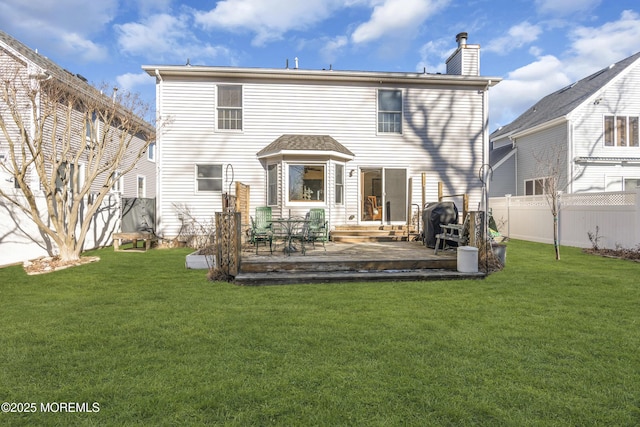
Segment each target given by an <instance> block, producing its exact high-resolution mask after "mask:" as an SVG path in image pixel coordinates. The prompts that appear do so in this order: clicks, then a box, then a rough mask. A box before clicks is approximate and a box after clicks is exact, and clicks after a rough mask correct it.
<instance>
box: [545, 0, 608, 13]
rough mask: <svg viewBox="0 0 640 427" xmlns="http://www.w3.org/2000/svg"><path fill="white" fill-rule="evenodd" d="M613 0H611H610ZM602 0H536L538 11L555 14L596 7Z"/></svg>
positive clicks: (582, 10)
mask: <svg viewBox="0 0 640 427" xmlns="http://www.w3.org/2000/svg"><path fill="white" fill-rule="evenodd" d="M609 1H611V0H609ZM600 2H601V0H536V6H537V7H538V11H539V12H540V13H542V14H548V15H553V16H568V15H571V14H574V13H579V12H587V11H589V10H592V9H594V8H596V7H597V6H598V5H599V4H600Z"/></svg>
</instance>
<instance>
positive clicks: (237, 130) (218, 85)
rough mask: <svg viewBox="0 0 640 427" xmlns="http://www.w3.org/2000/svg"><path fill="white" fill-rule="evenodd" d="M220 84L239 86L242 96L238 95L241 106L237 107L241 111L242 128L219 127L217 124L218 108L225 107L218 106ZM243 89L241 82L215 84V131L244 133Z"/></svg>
mask: <svg viewBox="0 0 640 427" xmlns="http://www.w3.org/2000/svg"><path fill="white" fill-rule="evenodd" d="M220 86H240V88H241V92H242V96H241V97H240V102H241V106H240V108H239V110H240V111H242V129H220V127H219V126H218V110H219V109H220V108H226V107H220V106H219V105H218V92H219V91H218V88H219V87H220ZM244 89H245V86H244V85H243V84H236V83H217V84H216V89H215V90H216V92H215V95H216V96H215V130H216V132H220V133H236V134H237V133H244V126H245V114H244V112H245V108H244V92H245V91H244Z"/></svg>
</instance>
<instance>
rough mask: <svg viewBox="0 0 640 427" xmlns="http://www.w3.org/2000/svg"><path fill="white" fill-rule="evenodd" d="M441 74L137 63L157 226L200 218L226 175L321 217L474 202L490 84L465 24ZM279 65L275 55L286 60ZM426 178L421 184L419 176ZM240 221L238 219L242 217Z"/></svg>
mask: <svg viewBox="0 0 640 427" xmlns="http://www.w3.org/2000/svg"><path fill="white" fill-rule="evenodd" d="M457 42H458V46H457V48H456V49H455V51H454V52H453V53H452V55H451V56H450V57H449V59H448V61H447V73H446V74H439V73H438V74H430V73H427V72H426V70H425V71H424V72H420V73H399V72H373V71H364V72H363V71H339V70H334V69H332V68H331V67H330V68H329V69H323V70H309V69H303V68H298V63H299V62H298V59H296V61H295V65H294V67H292V68H289V67H288V61H286V62H285V61H284V60H283V63H285V64H286V66H285V67H283V68H282V69H265V68H235V67H213V66H194V65H189V64H187V65H185V66H167V65H146V66H143V69H144V70H145V71H146V72H147V73H148V74H149V75H150V76H153V77H154V78H155V79H156V101H157V115H158V117H157V118H158V123H159V126H162V130H160V129H159V131H158V135H157V142H158V153H157V154H158V162H159V177H158V179H159V181H158V189H159V190H158V223H157V233H158V234H159V235H161V236H162V237H165V238H171V237H175V236H176V235H178V233H179V232H180V228H181V220H180V218H181V215H180V211H181V209H188V210H189V212H190V213H191V214H192V215H194V216H195V217H199V218H202V219H206V218H211V217H212V216H213V215H214V212H216V211H221V210H222V208H223V194H224V193H233V191H234V185H233V184H234V182H241V183H243V184H247V185H249V187H250V197H249V199H250V206H251V207H250V211H251V212H253V211H254V210H255V207H257V206H271V208H272V210H273V211H274V215H278V216H283V217H286V216H289V215H301V214H304V213H305V212H307V211H309V209H311V208H323V209H325V211H326V212H327V219H328V221H329V224H330V227H335V226H336V225H343V224H353V225H357V224H405V223H406V222H407V220H408V216H409V215H411V205H415V204H420V203H421V199H422V192H423V186H422V182H424V193H425V195H426V200H427V201H436V200H437V194H438V183H442V184H441V185H442V186H443V188H444V193H445V194H468V195H469V201H470V207H471V209H474V210H475V209H482V208H483V207H482V198H483V197H482V185H483V184H482V182H481V180H480V179H479V177H478V171H479V169H480V168H481V167H482V165H483V164H485V163H487V162H488V144H487V141H488V134H487V129H486V123H487V114H488V113H487V111H488V108H487V105H488V89H489V88H490V87H491V86H493V85H495V84H497V83H498V82H499V80H500V79H499V78H494V77H492V78H488V77H481V76H480V75H479V53H480V49H479V46H478V45H471V44H467V35H466V33H461V34H459V35H458V37H457ZM285 64H283V65H285ZM423 178H424V180H423ZM245 221H246V222H248V218H244V219H243V222H245Z"/></svg>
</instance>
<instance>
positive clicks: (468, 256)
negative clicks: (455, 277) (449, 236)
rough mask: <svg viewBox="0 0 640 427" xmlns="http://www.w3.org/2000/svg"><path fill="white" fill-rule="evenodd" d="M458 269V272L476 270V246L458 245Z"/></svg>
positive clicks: (474, 271)
mask: <svg viewBox="0 0 640 427" xmlns="http://www.w3.org/2000/svg"><path fill="white" fill-rule="evenodd" d="M458 271H459V272H460V273H477V272H478V248H476V247H475V246H460V247H458Z"/></svg>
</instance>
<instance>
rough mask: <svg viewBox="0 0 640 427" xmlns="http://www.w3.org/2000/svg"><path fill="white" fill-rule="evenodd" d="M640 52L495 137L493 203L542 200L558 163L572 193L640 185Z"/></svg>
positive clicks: (551, 98) (550, 99)
mask: <svg viewBox="0 0 640 427" xmlns="http://www.w3.org/2000/svg"><path fill="white" fill-rule="evenodd" d="M639 120H640V52H638V53H636V54H635V55H632V56H630V57H628V58H626V59H623V60H622V61H620V62H617V63H615V64H611V65H610V66H608V67H606V68H604V69H602V70H600V71H598V72H596V73H594V74H592V75H590V76H588V77H585V78H584V79H582V80H579V81H577V82H575V83H572V84H570V85H569V86H567V87H565V88H562V89H560V90H558V91H556V92H554V93H552V94H550V95H547V96H545V97H544V98H542V99H541V100H540V101H538V103H536V104H535V105H534V106H532V107H531V108H529V109H528V110H527V111H525V112H524V113H523V114H522V115H520V117H518V118H517V119H515V120H514V121H513V122H511V123H510V124H508V125H506V126H504V127H502V128H500V129H498V130H496V131H495V132H493V133H492V134H491V146H492V151H491V155H490V158H491V166H492V168H493V180H492V181H491V185H490V191H489V194H490V195H491V196H496V197H498V196H504V195H505V194H511V195H513V196H523V195H534V194H542V192H543V191H544V183H545V180H546V179H547V178H548V176H547V174H548V171H549V164H550V163H552V162H558V165H559V167H558V168H557V169H555V170H557V171H558V174H557V178H559V179H558V182H559V183H560V185H559V186H558V189H559V190H561V191H563V192H565V193H584V192H601V191H626V190H633V189H635V188H636V186H637V185H638V184H639V183H640V140H639V132H638V122H639Z"/></svg>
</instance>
